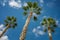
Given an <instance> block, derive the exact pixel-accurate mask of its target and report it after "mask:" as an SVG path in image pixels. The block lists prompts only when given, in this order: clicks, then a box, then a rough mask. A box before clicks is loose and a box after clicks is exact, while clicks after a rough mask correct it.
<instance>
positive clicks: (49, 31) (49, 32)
mask: <svg viewBox="0 0 60 40" xmlns="http://www.w3.org/2000/svg"><path fill="white" fill-rule="evenodd" d="M48 35H49V39H50V40H52V34H51V30H50V26H48Z"/></svg>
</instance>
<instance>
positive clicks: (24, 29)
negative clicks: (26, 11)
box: [20, 12, 32, 40]
mask: <svg viewBox="0 0 60 40" xmlns="http://www.w3.org/2000/svg"><path fill="white" fill-rule="evenodd" d="M31 17H32V12H30V15H29V16H28V18H27V20H26V23H25V25H24V28H23V30H22V33H21V35H20V40H24V39H25V36H26V32H27V28H28V24H29V22H30V19H31Z"/></svg>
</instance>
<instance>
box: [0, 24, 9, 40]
mask: <svg viewBox="0 0 60 40" xmlns="http://www.w3.org/2000/svg"><path fill="white" fill-rule="evenodd" d="M3 30H4V25H3V24H1V25H0V34H1V33H2V31H3ZM0 40H8V36H7V35H3V36H2V37H1V38H0Z"/></svg>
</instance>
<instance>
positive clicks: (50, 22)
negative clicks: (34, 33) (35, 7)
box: [41, 17, 57, 40]
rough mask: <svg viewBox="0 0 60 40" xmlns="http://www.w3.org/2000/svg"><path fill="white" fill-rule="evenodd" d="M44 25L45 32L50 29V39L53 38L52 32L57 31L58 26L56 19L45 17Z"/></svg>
mask: <svg viewBox="0 0 60 40" xmlns="http://www.w3.org/2000/svg"><path fill="white" fill-rule="evenodd" d="M41 24H42V25H44V27H45V29H44V32H46V31H48V35H49V38H50V40H52V34H51V33H52V32H55V31H54V29H55V28H56V27H57V24H56V20H54V19H53V18H51V17H50V18H44V19H43V21H42V23H41Z"/></svg>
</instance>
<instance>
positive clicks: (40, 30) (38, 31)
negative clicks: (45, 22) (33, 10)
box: [32, 26, 45, 36]
mask: <svg viewBox="0 0 60 40" xmlns="http://www.w3.org/2000/svg"><path fill="white" fill-rule="evenodd" d="M32 32H33V33H34V34H35V35H36V36H39V35H44V34H45V32H43V30H42V28H41V27H40V26H38V27H37V28H33V31H32Z"/></svg>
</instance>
